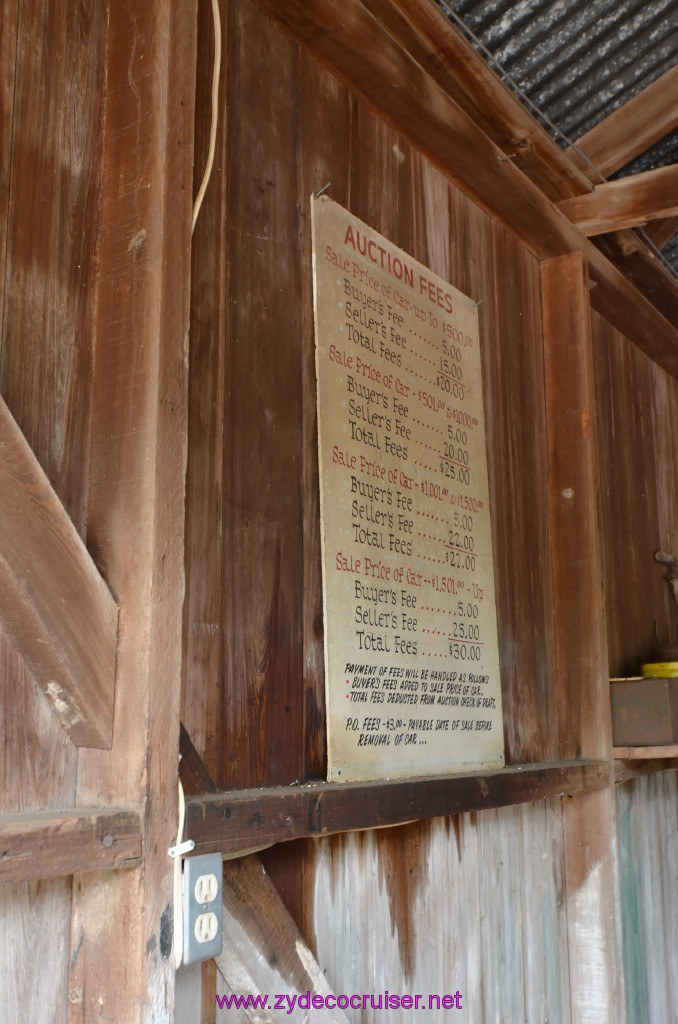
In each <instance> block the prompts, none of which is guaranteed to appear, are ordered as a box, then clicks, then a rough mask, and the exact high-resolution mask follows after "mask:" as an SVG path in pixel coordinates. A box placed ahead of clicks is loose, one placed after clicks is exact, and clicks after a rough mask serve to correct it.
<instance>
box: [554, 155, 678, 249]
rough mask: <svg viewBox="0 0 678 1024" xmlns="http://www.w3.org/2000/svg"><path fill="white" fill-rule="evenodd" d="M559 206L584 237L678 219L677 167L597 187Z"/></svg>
mask: <svg viewBox="0 0 678 1024" xmlns="http://www.w3.org/2000/svg"><path fill="white" fill-rule="evenodd" d="M558 206H559V208H560V209H561V210H562V211H563V213H564V214H565V215H566V216H567V217H569V219H570V220H571V221H572V223H573V224H574V225H575V226H576V227H577V228H578V229H579V230H580V231H581V232H582V233H583V234H585V235H601V234H605V232H608V231H617V230H619V229H620V228H630V227H637V226H638V225H641V224H647V222H648V221H652V220H661V219H664V218H667V217H675V216H676V215H677V214H678V164H670V165H669V166H668V167H658V168H657V169H656V170H653V171H644V172H643V173H642V174H634V175H633V176H631V177H628V178H619V179H618V180H617V181H608V182H605V184H603V185H596V187H595V188H594V190H593V192H587V193H586V195H583V196H575V198H573V199H565V200H563V201H562V202H560V203H559V204H558Z"/></svg>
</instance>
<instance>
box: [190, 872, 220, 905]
mask: <svg viewBox="0 0 678 1024" xmlns="http://www.w3.org/2000/svg"><path fill="white" fill-rule="evenodd" d="M218 892H219V883H218V882H217V876H216V875H211V874H210V875H200V878H199V879H198V881H197V882H196V883H195V899H196V902H197V903H200V904H201V905H202V904H203V903H214V901H215V899H216V898H217V893H218Z"/></svg>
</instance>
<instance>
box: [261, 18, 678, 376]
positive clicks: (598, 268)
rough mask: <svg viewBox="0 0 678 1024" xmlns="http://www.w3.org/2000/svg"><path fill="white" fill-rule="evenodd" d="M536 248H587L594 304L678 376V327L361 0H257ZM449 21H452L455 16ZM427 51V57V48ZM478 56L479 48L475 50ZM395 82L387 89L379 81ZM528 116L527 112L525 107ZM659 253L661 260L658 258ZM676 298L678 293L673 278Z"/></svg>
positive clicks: (543, 252) (543, 254) (542, 252)
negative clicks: (280, 1)
mask: <svg viewBox="0 0 678 1024" xmlns="http://www.w3.org/2000/svg"><path fill="white" fill-rule="evenodd" d="M256 3H257V5H258V6H259V7H260V8H261V9H262V10H264V11H265V12H266V13H267V14H269V15H270V16H271V17H272V18H273V19H274V20H275V21H277V22H278V23H279V24H282V25H283V26H284V27H285V28H286V29H287V30H288V31H290V32H291V33H292V34H293V35H294V36H295V37H296V38H298V39H300V40H302V41H303V42H305V43H306V44H307V45H308V46H309V47H310V49H311V50H312V51H313V52H314V53H315V54H316V55H317V56H318V57H319V58H320V59H321V60H322V61H324V62H325V63H326V64H328V65H329V66H330V67H331V68H332V70H333V71H334V72H335V73H336V74H338V75H339V77H340V78H342V79H343V80H344V81H347V82H349V83H350V84H351V87H352V88H354V89H356V90H358V91H359V92H360V93H361V94H362V95H363V96H364V97H365V98H366V99H367V101H368V103H370V104H371V105H372V106H373V107H374V109H375V110H377V111H378V112H379V113H380V114H381V115H382V116H383V117H385V118H386V120H388V121H389V122H390V123H392V124H394V125H396V126H397V128H398V130H399V131H402V132H404V133H405V134H406V135H407V136H408V138H409V139H410V140H411V141H412V142H413V143H414V145H415V146H417V148H419V149H420V150H421V151H422V152H423V153H425V154H426V155H427V156H428V157H429V158H430V159H431V160H433V161H434V163H436V164H437V165H438V166H439V167H442V168H443V170H444V171H445V172H446V173H447V174H450V175H452V176H453V177H454V180H455V181H456V182H457V183H458V184H459V186H460V188H462V189H463V190H464V191H465V192H466V193H467V194H468V195H469V196H470V197H471V198H472V199H473V201H474V202H475V203H477V204H478V205H479V206H480V207H481V208H482V209H485V210H488V211H489V212H490V213H491V215H492V216H494V217H495V218H497V219H498V220H500V221H501V223H503V224H504V225H505V226H506V227H507V228H508V229H509V230H510V231H511V232H512V233H513V234H514V235H515V236H516V237H517V238H518V239H520V241H522V242H523V243H524V244H525V245H526V246H527V247H528V248H530V249H531V250H532V251H533V252H535V254H536V255H538V256H539V257H540V258H547V257H550V256H557V255H561V254H562V253H565V252H576V251H584V253H585V255H586V258H587V260H588V262H589V269H590V273H591V279H592V281H594V282H595V284H596V287H595V289H594V290H593V292H592V294H591V301H592V304H593V306H594V307H595V309H596V310H597V311H598V312H600V313H602V315H603V316H605V317H607V318H608V319H609V320H610V322H611V323H612V324H613V325H614V326H616V327H618V328H619V329H620V330H621V331H623V332H624V334H625V335H626V337H628V338H630V340H632V341H633V342H634V343H635V344H637V345H638V347H639V348H641V349H642V350H643V351H645V352H647V354H648V355H650V356H651V358H652V359H654V360H655V362H658V363H659V364H660V365H661V366H662V367H663V368H664V369H665V370H667V372H668V373H670V374H672V375H674V376H678V329H676V327H675V326H674V325H673V323H672V322H671V320H669V319H667V316H668V314H665V313H664V312H663V311H662V312H659V310H658V308H657V306H655V305H654V304H653V303H652V302H650V301H649V300H648V299H647V298H646V297H645V296H644V295H643V294H642V293H641V292H640V291H639V290H638V289H636V288H635V286H634V285H633V284H632V283H631V282H630V281H629V280H628V279H627V278H626V277H625V276H624V274H622V273H621V272H620V271H619V270H618V269H617V268H616V266H614V265H613V263H611V262H610V260H609V259H608V258H607V257H606V256H604V255H603V253H602V252H600V250H599V249H598V248H597V247H596V246H595V245H593V244H592V243H589V242H587V241H586V239H585V238H583V237H582V234H581V233H580V232H579V231H578V230H577V229H576V228H575V226H574V225H572V224H571V223H569V222H568V220H567V218H566V217H564V216H562V215H561V212H560V211H559V210H558V208H557V207H556V206H554V204H553V203H552V202H551V201H550V200H549V199H548V198H547V197H546V196H545V194H544V193H543V192H542V191H541V189H540V188H539V187H538V186H537V185H535V184H534V183H533V182H532V181H531V180H529V179H528V178H527V177H526V175H525V174H523V173H522V172H521V171H520V170H519V169H518V167H516V166H514V161H513V160H512V159H510V158H509V157H508V156H507V154H505V153H504V152H503V151H502V149H501V148H500V147H499V146H497V145H496V144H495V143H494V142H493V140H492V139H491V138H489V137H488V136H487V135H485V133H484V132H483V131H482V130H481V129H479V128H478V126H477V125H476V124H475V123H474V121H473V119H472V118H471V117H470V116H469V115H467V114H466V112H465V111H464V110H463V109H462V108H461V107H460V106H459V105H458V104H457V103H456V102H455V101H454V100H453V99H452V98H451V97H450V95H449V94H448V92H447V90H446V88H445V86H444V85H443V84H442V83H441V82H438V81H437V79H436V78H435V77H433V76H431V75H429V74H428V73H427V71H426V70H424V67H423V66H422V64H421V63H420V62H418V61H417V60H415V59H414V58H413V57H412V56H411V55H410V54H409V53H408V52H407V51H406V50H404V49H403V44H402V43H401V42H400V41H399V40H396V38H395V37H394V36H393V35H391V34H389V32H388V31H386V30H385V29H384V27H383V26H382V25H381V24H380V22H379V21H377V19H376V18H374V17H373V16H372V15H371V14H370V12H369V11H368V10H367V8H366V7H365V6H364V5H363V4H362V3H359V2H358V0H344V2H340V0H323V2H322V3H319V2H317V0H314V2H302V0H286V3H285V4H284V5H280V4H277V3H274V2H273V0H256ZM450 31H452V27H451V26H450ZM421 59H423V58H421ZM479 59H480V58H479ZM383 81H390V82H398V83H400V84H399V87H398V88H392V89H383V88H382V87H381V82H383ZM526 116H527V115H526ZM654 262H656V261H654ZM668 298H669V299H670V302H669V304H670V303H671V302H673V301H674V300H675V298H676V295H675V288H673V287H672V288H671V292H670V296H668Z"/></svg>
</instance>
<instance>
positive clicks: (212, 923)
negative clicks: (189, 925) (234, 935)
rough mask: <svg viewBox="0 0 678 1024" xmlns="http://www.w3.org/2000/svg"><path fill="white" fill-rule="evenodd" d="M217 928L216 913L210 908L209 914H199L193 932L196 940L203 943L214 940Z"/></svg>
mask: <svg viewBox="0 0 678 1024" xmlns="http://www.w3.org/2000/svg"><path fill="white" fill-rule="evenodd" d="M218 930H219V922H218V920H217V915H216V914H214V913H213V912H212V911H211V910H210V912H209V914H201V915H200V917H199V918H198V920H197V921H196V922H195V928H194V929H193V933H194V935H195V937H196V939H197V941H198V942H199V943H200V944H201V945H203V944H204V943H205V942H214V938H215V936H216V934H217V932H218Z"/></svg>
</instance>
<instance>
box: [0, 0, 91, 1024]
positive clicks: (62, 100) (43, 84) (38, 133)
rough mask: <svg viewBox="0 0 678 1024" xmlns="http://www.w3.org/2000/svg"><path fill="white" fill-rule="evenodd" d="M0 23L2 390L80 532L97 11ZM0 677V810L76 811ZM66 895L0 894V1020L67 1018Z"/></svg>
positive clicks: (34, 709) (27, 700)
mask: <svg viewBox="0 0 678 1024" xmlns="http://www.w3.org/2000/svg"><path fill="white" fill-rule="evenodd" d="M75 8H77V17H74V16H73V14H74V9H75ZM0 16H1V21H0V40H1V47H2V49H1V53H2V63H1V67H2V78H1V88H2V93H1V97H0V102H1V103H2V115H1V117H0V123H1V124H2V146H1V148H0V272H2V275H3V276H2V278H1V281H2V284H1V286H0V309H1V310H2V327H1V334H0V393H1V394H2V396H3V398H4V400H5V401H6V403H7V405H8V407H9V409H10V411H11V412H12V414H13V416H14V418H15V419H16V420H17V422H18V424H19V426H20V428H21V430H22V431H23V433H24V435H25V437H26V438H27V440H28V441H29V443H30V445H31V447H32V449H33V451H34V452H35V454H36V455H37V456H38V458H39V460H40V462H41V464H42V466H43V468H44V469H45V471H46V473H47V475H48V477H49V479H50V482H51V483H52V486H53V487H54V488H55V489H56V491H57V494H58V495H59V497H60V498H61V500H62V502H63V504H64V506H65V507H66V509H67V511H68V513H69V515H70V516H71V518H72V520H73V522H74V523H75V524H76V527H77V528H78V530H79V531H80V532H81V534H82V535H83V536H86V531H87V514H86V509H87V500H88V468H89V465H88V464H89V430H90V414H91V408H90V406H91V377H92V361H93V350H94V345H93V342H94V330H93V316H94V310H93V299H94V294H93V291H92V290H91V289H90V288H88V284H90V283H91V281H92V277H93V260H94V256H95V244H96V238H97V203H98V183H99V166H100V163H101V138H102V135H101V120H102V113H103V102H104V92H103V90H102V89H101V88H100V83H101V80H102V79H103V78H104V71H105V66H104V58H105V46H106V32H105V20H104V11H103V9H102V8H101V6H100V5H97V4H88V3H78V4H74V5H71V6H70V7H69V5H67V4H51V3H50V4H28V3H19V2H17V0H13V2H12V0H3V3H2V8H1V15H0ZM0 679H1V681H2V685H1V686H0V708H1V710H0V750H2V752H3V753H2V762H1V777H0V811H3V812H11V811H33V810H39V809H42V808H47V807H59V808H64V807H69V806H73V804H74V802H75V793H76V771H77V751H76V749H75V747H74V746H73V744H72V743H71V742H70V740H69V739H68V737H67V736H66V733H65V732H64V731H63V729H62V728H61V726H60V725H59V723H58V721H57V719H56V718H55V716H54V715H53V713H52V711H51V709H50V707H49V706H48V703H47V700H46V698H45V697H44V696H43V694H42V691H41V690H39V689H38V688H37V687H36V686H35V685H34V683H33V681H32V679H31V677H30V675H29V674H28V673H27V672H26V671H25V669H24V667H23V665H22V664H21V662H20V661H19V660H18V658H17V656H16V654H15V652H14V651H13V650H12V648H11V646H10V644H9V642H8V641H7V640H5V639H3V638H1V637H0ZM71 888H72V881H71V879H70V878H61V879H57V880H53V881H40V882H27V883H23V884H19V885H14V886H8V885H3V886H2V887H0V950H2V953H1V954H0V961H1V970H2V974H3V976H4V980H3V982H2V989H3V992H4V993H5V1007H4V1009H3V1014H4V1015H6V1019H7V1020H12V1021H13V1020H21V1019H25V1018H34V1019H45V1018H46V1017H49V1019H50V1020H51V1021H54V1024H59V1022H61V1021H65V1020H66V1016H67V1007H68V998H67V993H68V957H67V950H68V947H69V944H70V927H71ZM38 965H40V968H38ZM10 978H11V983H8V979H10ZM41 978H43V979H45V984H44V985H42V984H41V983H40V979H41Z"/></svg>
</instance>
